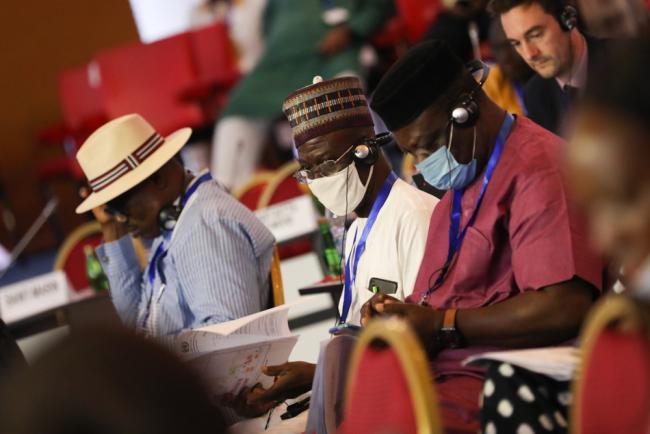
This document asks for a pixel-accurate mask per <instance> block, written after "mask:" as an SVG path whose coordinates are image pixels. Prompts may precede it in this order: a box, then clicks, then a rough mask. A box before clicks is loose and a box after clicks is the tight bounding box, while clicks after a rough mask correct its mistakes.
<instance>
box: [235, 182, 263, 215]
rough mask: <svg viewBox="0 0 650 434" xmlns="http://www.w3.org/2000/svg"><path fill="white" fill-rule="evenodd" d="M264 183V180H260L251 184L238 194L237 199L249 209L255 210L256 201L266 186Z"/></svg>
mask: <svg viewBox="0 0 650 434" xmlns="http://www.w3.org/2000/svg"><path fill="white" fill-rule="evenodd" d="M266 184H267V183H266V182H261V183H259V184H255V185H253V186H251V187H250V188H249V189H248V190H246V191H245V192H244V193H243V194H242V195H241V196H239V198H238V200H239V201H240V202H241V203H243V204H244V205H245V206H246V207H247V208H248V209H250V210H251V211H255V210H256V209H257V203H258V202H259V200H260V196H262V192H263V191H264V189H265V188H266Z"/></svg>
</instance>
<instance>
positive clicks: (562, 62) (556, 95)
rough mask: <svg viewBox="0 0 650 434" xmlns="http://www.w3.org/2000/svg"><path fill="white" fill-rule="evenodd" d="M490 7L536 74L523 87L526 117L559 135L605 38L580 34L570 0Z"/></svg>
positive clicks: (508, 1)
mask: <svg viewBox="0 0 650 434" xmlns="http://www.w3.org/2000/svg"><path fill="white" fill-rule="evenodd" d="M489 7H490V10H491V12H492V13H493V14H494V15H495V18H498V19H500V20H501V24H502V25H503V30H504V32H505V34H506V36H507V38H508V41H510V44H511V45H512V46H513V47H514V48H515V49H516V50H517V52H518V53H519V55H520V56H521V57H522V58H523V59H524V60H525V61H526V63H528V65H529V66H530V67H531V68H532V69H533V70H535V72H536V73H537V75H535V76H534V77H533V78H531V79H530V81H529V82H528V83H527V84H526V87H525V88H524V104H525V105H526V109H527V111H528V116H529V117H530V118H531V119H532V120H534V121H535V122H537V123H538V124H540V125H541V126H543V127H544V128H546V129H548V130H549V131H552V132H554V133H556V134H559V133H560V132H561V128H562V121H563V120H564V118H565V116H566V113H567V111H568V109H569V107H570V106H571V105H572V104H573V102H574V101H575V100H576V99H577V98H578V97H579V95H580V94H581V93H582V92H583V91H584V87H585V84H586V81H587V71H588V69H589V66H590V65H591V64H593V62H594V61H595V60H596V58H597V55H598V52H599V51H601V50H602V42H600V41H598V40H596V39H593V38H589V37H586V36H585V35H583V34H582V32H581V31H580V30H579V29H578V12H577V10H576V8H575V7H574V6H572V5H570V4H569V3H568V1H566V0H492V2H491V3H490V6H489Z"/></svg>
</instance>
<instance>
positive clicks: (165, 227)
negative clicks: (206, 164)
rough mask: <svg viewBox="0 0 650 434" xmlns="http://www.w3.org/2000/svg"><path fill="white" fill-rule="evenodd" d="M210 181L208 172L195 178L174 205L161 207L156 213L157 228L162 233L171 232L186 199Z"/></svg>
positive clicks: (210, 176) (210, 177)
mask: <svg viewBox="0 0 650 434" xmlns="http://www.w3.org/2000/svg"><path fill="white" fill-rule="evenodd" d="M188 174H189V175H191V172H188ZM211 179H212V175H210V173H209V172H207V173H204V174H203V175H200V176H199V177H198V178H195V179H193V180H192V182H190V186H189V187H188V189H187V191H185V193H183V195H182V196H180V197H178V198H177V199H176V200H175V201H174V203H172V204H170V205H165V206H163V207H162V208H161V209H160V211H158V218H157V220H158V227H160V229H161V230H162V231H173V230H174V228H175V227H176V223H177V222H178V219H179V218H180V217H181V212H182V211H183V206H184V205H185V202H187V200H188V198H189V197H190V196H191V195H192V194H193V193H194V192H195V191H196V189H197V188H198V187H199V185H201V184H203V183H204V182H206V181H209V180H211Z"/></svg>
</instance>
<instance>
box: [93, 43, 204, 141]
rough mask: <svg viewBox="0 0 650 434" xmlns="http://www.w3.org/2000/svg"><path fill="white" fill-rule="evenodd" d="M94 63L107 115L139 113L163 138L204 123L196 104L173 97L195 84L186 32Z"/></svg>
mask: <svg viewBox="0 0 650 434" xmlns="http://www.w3.org/2000/svg"><path fill="white" fill-rule="evenodd" d="M96 62H97V65H98V66H99V71H100V75H101V93H102V98H103V101H104V104H105V107H106V112H107V114H108V116H109V117H111V118H113V117H117V116H121V115H125V114H128V113H140V114H141V115H142V116H144V118H145V119H147V120H148V121H149V122H151V124H152V125H153V126H154V128H156V129H157V130H158V132H160V133H161V134H163V135H167V134H170V133H172V132H174V131H175V130H177V129H179V128H182V127H187V126H194V127H196V126H201V125H203V123H204V122H206V120H205V119H204V118H203V114H202V112H201V109H200V108H199V107H198V106H197V105H194V104H186V103H182V102H180V101H179V99H178V98H179V95H180V93H181V92H182V91H183V90H184V89H185V88H186V87H187V86H189V85H191V84H192V83H194V81H195V80H196V72H195V70H194V65H193V63H192V60H191V57H190V49H189V41H188V36H187V34H181V35H177V36H173V37H171V38H167V39H163V40H160V41H157V42H154V43H151V44H140V43H136V44H131V45H125V46H121V47H117V48H113V49H110V50H106V51H104V52H102V53H100V54H98V55H97V57H96ZM210 122H211V121H210Z"/></svg>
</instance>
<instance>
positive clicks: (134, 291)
mask: <svg viewBox="0 0 650 434" xmlns="http://www.w3.org/2000/svg"><path fill="white" fill-rule="evenodd" d="M190 134H191V130H190V129H189V128H183V129H181V130H179V131H176V132H174V133H173V134H171V135H169V136H168V137H164V138H163V137H162V136H161V135H160V134H158V133H157V132H156V131H155V130H154V129H153V127H151V125H149V124H148V123H147V121H145V120H144V119H143V118H142V117H141V116H139V115H137V114H132V115H127V116H123V117H120V118H118V119H115V120H113V121H111V122H108V123H107V124H105V125H104V126H102V127H100V128H99V129H98V130H97V131H95V132H94V133H93V134H92V135H91V136H90V137H89V138H88V139H87V140H86V142H85V143H84V144H83V146H82V147H81V149H80V150H79V152H78V153H77V160H78V161H79V164H80V165H81V168H82V169H83V171H84V173H85V175H86V177H87V178H88V183H89V185H90V188H91V193H90V194H89V195H88V194H87V195H86V197H85V200H84V201H83V203H82V204H81V205H79V207H77V210H76V211H77V213H83V212H86V211H89V210H93V212H94V214H95V216H96V217H97V219H98V221H99V222H100V223H101V226H102V232H103V235H104V241H105V243H104V244H102V245H101V246H100V247H99V248H98V249H97V253H98V256H99V259H100V261H101V263H102V266H103V268H104V271H105V273H106V276H107V277H108V280H109V283H110V288H111V297H112V300H113V303H114V304H115V307H116V309H117V311H118V314H119V315H120V317H121V318H122V321H123V322H124V323H125V324H126V325H127V326H129V327H133V328H136V329H137V330H139V331H141V332H143V333H145V334H146V335H147V336H151V337H156V338H164V337H168V336H171V337H173V336H174V335H175V334H177V333H179V332H181V331H182V330H184V329H188V328H195V327H200V326H204V325H207V324H212V323H217V322H223V321H229V320H232V319H235V318H239V317H242V316H245V315H249V314H252V313H254V312H258V311H260V310H263V309H265V308H267V307H268V304H269V295H270V290H269V282H268V279H269V268H270V264H271V260H272V248H273V243H274V238H273V235H271V233H270V232H269V231H268V229H266V227H264V225H263V224H262V223H261V222H260V221H259V220H257V219H256V218H255V216H254V215H253V214H252V213H251V212H250V211H249V210H248V209H247V208H245V207H244V206H243V205H242V204H240V203H239V202H238V201H237V200H235V199H234V198H233V197H232V196H230V195H229V194H228V193H227V192H226V191H224V190H223V188H222V187H221V186H220V185H219V184H218V183H217V182H216V181H214V180H212V177H211V176H210V174H209V173H208V172H203V173H200V174H199V175H197V176H194V175H193V174H192V173H189V172H187V171H185V169H184V168H183V166H182V164H181V162H180V161H179V160H178V159H177V158H174V157H175V156H176V155H177V154H178V152H179V151H180V149H181V147H182V146H183V145H184V144H185V143H186V142H187V140H188V139H189V136H190ZM129 234H131V235H132V236H134V237H142V238H144V239H148V240H149V239H152V242H151V246H150V254H149V260H148V264H147V266H146V267H145V269H144V270H141V269H140V267H139V265H138V260H137V257H136V254H135V251H134V249H133V245H132V243H131V238H130V237H129ZM172 339H173V338H167V339H162V340H163V341H169V342H168V343H171V341H172Z"/></svg>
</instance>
